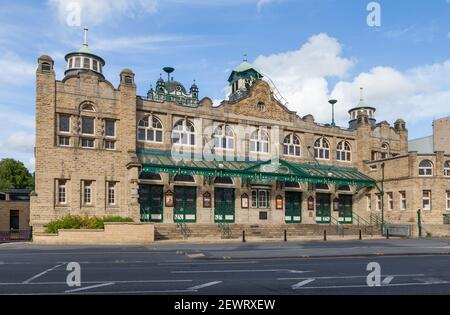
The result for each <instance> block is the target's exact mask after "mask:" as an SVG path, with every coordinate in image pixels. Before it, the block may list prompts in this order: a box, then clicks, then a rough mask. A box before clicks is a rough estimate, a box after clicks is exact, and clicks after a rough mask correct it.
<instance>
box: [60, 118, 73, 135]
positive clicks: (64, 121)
mask: <svg viewBox="0 0 450 315" xmlns="http://www.w3.org/2000/svg"><path fill="white" fill-rule="evenodd" d="M59 131H60V132H70V116H69V115H59Z"/></svg>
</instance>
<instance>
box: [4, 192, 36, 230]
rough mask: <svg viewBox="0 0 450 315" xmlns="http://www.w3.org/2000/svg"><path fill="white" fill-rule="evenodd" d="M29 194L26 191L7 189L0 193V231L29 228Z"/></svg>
mask: <svg viewBox="0 0 450 315" xmlns="http://www.w3.org/2000/svg"><path fill="white" fill-rule="evenodd" d="M30 193H31V190H28V189H7V190H5V191H4V192H1V193H0V231H16V230H26V229H29V228H30V196H29V195H30Z"/></svg>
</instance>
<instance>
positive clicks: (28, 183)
mask: <svg viewBox="0 0 450 315" xmlns="http://www.w3.org/2000/svg"><path fill="white" fill-rule="evenodd" d="M5 189H34V179H33V176H32V175H31V174H30V172H29V171H28V169H27V168H26V167H25V165H24V164H23V163H22V162H20V161H16V160H14V159H2V160H1V161H0V191H3V190H5Z"/></svg>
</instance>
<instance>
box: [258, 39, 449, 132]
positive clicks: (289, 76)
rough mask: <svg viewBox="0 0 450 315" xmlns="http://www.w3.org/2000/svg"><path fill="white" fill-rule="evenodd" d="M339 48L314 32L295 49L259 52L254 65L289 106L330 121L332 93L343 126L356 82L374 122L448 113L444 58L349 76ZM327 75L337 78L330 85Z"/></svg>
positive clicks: (350, 62)
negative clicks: (373, 110) (373, 109)
mask: <svg viewBox="0 0 450 315" xmlns="http://www.w3.org/2000/svg"><path fill="white" fill-rule="evenodd" d="M342 48H343V47H342V45H341V44H340V43H339V42H338V41H337V40H336V39H334V38H332V37H330V36H328V35H326V34H319V35H315V36H312V37H311V38H310V39H309V40H308V42H307V43H306V44H304V45H303V46H302V47H301V48H300V49H298V50H296V51H289V52H284V53H279V54H274V55H270V56H259V57H258V58H257V59H256V61H255V65H256V66H257V67H259V68H260V69H261V70H262V72H264V73H266V74H268V75H269V76H270V77H271V78H272V80H273V81H274V82H275V84H276V86H277V87H278V89H279V90H280V92H281V94H282V95H283V96H284V98H286V100H287V101H288V102H289V105H288V106H289V108H290V109H292V110H295V111H297V112H298V114H299V115H301V116H303V115H306V114H313V115H314V116H315V117H316V119H317V120H318V121H321V122H329V121H330V120H331V108H330V105H329V104H328V100H329V99H330V98H331V97H333V98H336V99H338V100H339V103H338V105H337V106H336V115H337V120H338V122H339V124H340V125H343V126H345V125H346V123H347V121H348V113H347V112H348V110H349V109H350V108H351V107H353V106H355V105H356V104H357V103H358V101H359V88H360V87H364V88H365V98H366V100H367V103H369V104H370V105H371V106H374V107H376V108H377V110H378V112H377V117H378V120H379V121H380V120H388V121H390V122H393V121H394V120H395V119H397V118H400V117H401V118H404V119H406V120H407V122H410V123H414V122H417V121H420V120H422V119H432V118H436V117H439V116H443V115H448V114H450V110H449V107H448V106H447V102H448V100H449V99H450V98H449V97H450V60H448V61H445V62H443V63H438V64H434V65H424V66H418V67H415V68H413V69H409V70H407V71H399V70H397V69H395V68H391V67H382V66H378V67H374V68H372V69H370V70H369V71H366V72H362V73H359V74H356V75H354V76H353V77H351V76H350V69H351V68H352V66H353V64H354V61H353V59H352V58H347V57H343V56H342ZM330 79H333V81H334V80H335V79H337V80H338V82H337V83H336V84H335V86H334V87H333V86H330Z"/></svg>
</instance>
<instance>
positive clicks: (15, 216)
mask: <svg viewBox="0 0 450 315" xmlns="http://www.w3.org/2000/svg"><path fill="white" fill-rule="evenodd" d="M19 222H20V220H19V210H10V212H9V229H10V230H12V231H14V230H19V229H20V224H19Z"/></svg>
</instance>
